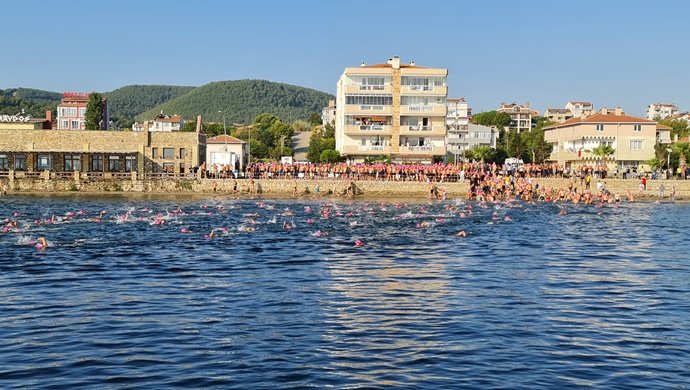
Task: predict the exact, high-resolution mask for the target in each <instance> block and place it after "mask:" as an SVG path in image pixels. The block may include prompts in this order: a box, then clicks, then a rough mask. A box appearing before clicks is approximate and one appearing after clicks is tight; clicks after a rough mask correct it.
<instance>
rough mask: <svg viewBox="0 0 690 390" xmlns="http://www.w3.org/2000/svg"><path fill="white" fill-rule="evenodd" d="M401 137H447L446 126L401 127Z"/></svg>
mask: <svg viewBox="0 0 690 390" xmlns="http://www.w3.org/2000/svg"><path fill="white" fill-rule="evenodd" d="M400 134H401V135H420V136H425V137H429V136H434V135H436V136H444V135H446V127H445V126H421V125H420V126H400Z"/></svg>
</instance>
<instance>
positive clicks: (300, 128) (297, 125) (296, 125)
mask: <svg viewBox="0 0 690 390" xmlns="http://www.w3.org/2000/svg"><path fill="white" fill-rule="evenodd" d="M311 127H312V125H311V124H310V123H308V122H305V121H303V120H301V119H298V120H296V121H294V122H293V123H292V129H293V130H294V131H295V133H299V132H307V131H311Z"/></svg>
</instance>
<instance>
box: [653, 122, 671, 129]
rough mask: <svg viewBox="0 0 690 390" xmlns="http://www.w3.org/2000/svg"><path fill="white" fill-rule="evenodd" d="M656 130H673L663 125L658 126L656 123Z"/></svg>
mask: <svg viewBox="0 0 690 390" xmlns="http://www.w3.org/2000/svg"><path fill="white" fill-rule="evenodd" d="M656 129H657V130H673V127H669V126H664V125H660V124H658V123H657V124H656Z"/></svg>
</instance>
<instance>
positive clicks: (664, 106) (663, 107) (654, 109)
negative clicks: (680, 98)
mask: <svg viewBox="0 0 690 390" xmlns="http://www.w3.org/2000/svg"><path fill="white" fill-rule="evenodd" d="M674 115H678V107H676V105H675V104H670V103H653V104H650V105H648V106H647V119H649V120H655V119H656V118H659V119H665V118H668V117H672V116H674Z"/></svg>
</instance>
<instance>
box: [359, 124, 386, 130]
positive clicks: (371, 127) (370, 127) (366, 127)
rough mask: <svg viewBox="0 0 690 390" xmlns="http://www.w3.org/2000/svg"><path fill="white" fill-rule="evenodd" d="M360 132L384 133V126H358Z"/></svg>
mask: <svg viewBox="0 0 690 390" xmlns="http://www.w3.org/2000/svg"><path fill="white" fill-rule="evenodd" d="M359 129H360V130H361V131H384V130H385V129H386V125H359Z"/></svg>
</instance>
